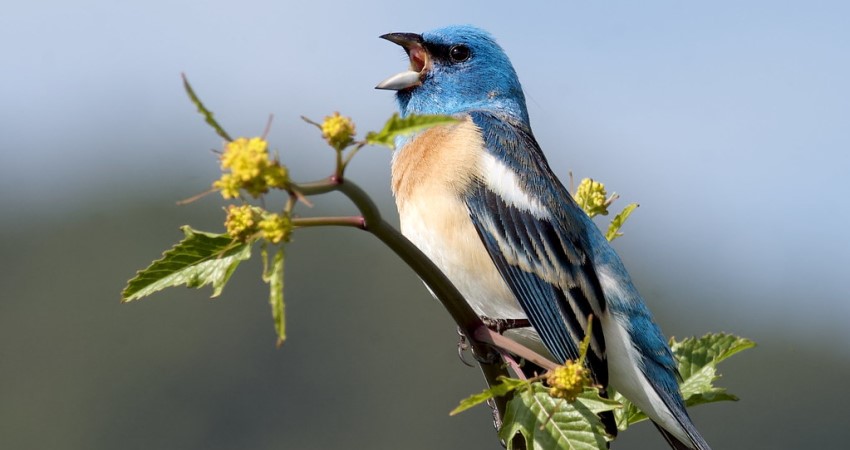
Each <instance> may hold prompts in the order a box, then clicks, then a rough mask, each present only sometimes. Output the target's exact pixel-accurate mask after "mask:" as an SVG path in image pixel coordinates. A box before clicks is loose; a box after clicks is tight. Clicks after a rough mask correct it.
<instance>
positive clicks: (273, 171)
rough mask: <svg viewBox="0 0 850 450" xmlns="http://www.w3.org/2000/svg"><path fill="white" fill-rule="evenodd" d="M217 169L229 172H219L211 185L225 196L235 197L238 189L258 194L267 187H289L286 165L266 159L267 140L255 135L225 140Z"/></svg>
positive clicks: (253, 194) (266, 189) (265, 190)
mask: <svg viewBox="0 0 850 450" xmlns="http://www.w3.org/2000/svg"><path fill="white" fill-rule="evenodd" d="M221 170H222V171H227V170H229V171H230V173H224V174H222V175H221V178H219V179H218V180H216V181H215V182H214V183H213V187H214V188H215V189H218V190H219V191H221V196H222V197H224V198H226V199H228V198H236V197H239V191H240V189H244V190H245V191H247V192H248V193H249V194H251V196H252V197H259V196H260V195H262V194H265V193H266V192H268V191H269V189H270V188H278V189H286V188H287V187H288V186H289V172H288V171H287V169H286V167H285V166H282V165H281V164H280V163H279V162H278V161H277V160H271V159H270V158H269V150H268V142H266V140H265V139H262V138H258V137H255V138H251V139H248V138H244V137H242V138H239V139H236V140H233V141H231V142H228V143H227V145H226V146H225V148H224V152H223V153H222V155H221Z"/></svg>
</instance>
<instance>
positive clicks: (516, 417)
mask: <svg viewBox="0 0 850 450" xmlns="http://www.w3.org/2000/svg"><path fill="white" fill-rule="evenodd" d="M617 407H619V404H618V403H617V402H615V401H613V400H608V399H604V398H601V397H600V396H599V392H598V391H597V390H596V389H592V388H589V389H587V390H585V391H584V393H582V394H581V395H580V396H579V397H578V399H577V400H576V401H575V402H573V403H569V402H567V401H566V400H563V399H557V398H553V397H551V396H549V393H548V390H547V389H546V388H545V387H544V386H543V385H541V384H540V383H535V384H533V385H532V388H531V389H526V390H522V391H517V394H516V395H515V396H514V398H513V400H511V401H510V402H508V408H507V411H506V412H505V418H504V420H505V422H504V425H503V426H502V429H501V430H500V431H499V437H500V438H502V439H503V440H504V441H505V442H507V443H508V449H509V450H510V449H511V448H513V442H512V441H513V438H514V436H515V435H516V434H517V433H520V434H521V435H522V436H523V439H524V440H525V444H526V447H527V448H528V449H530V450H532V449H533V450H538V449H539V450H542V449H555V448H567V449H577V450H596V449H607V448H608V447H607V443H608V442H609V441H610V440H611V439H612V438H611V437H610V436H608V435H607V434H606V433H605V427H604V426H603V425H602V421H601V420H600V419H599V416H597V414H599V413H600V412H602V411H611V410H613V409H615V408H617Z"/></svg>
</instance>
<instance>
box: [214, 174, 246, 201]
mask: <svg viewBox="0 0 850 450" xmlns="http://www.w3.org/2000/svg"><path fill="white" fill-rule="evenodd" d="M240 186H241V183H239V180H237V179H236V178H234V177H233V175H231V174H229V173H225V174H223V175H222V176H221V178H219V179H218V180H215V181H214V182H213V188H215V189H218V190H220V191H221V196H222V197H224V198H225V199H230V198H236V197H239V188H240Z"/></svg>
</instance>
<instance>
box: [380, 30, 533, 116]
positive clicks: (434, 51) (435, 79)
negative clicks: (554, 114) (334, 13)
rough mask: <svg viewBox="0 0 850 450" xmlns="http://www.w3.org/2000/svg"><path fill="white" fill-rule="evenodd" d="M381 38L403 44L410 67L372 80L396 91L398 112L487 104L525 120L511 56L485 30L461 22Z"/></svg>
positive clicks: (445, 110) (468, 108)
mask: <svg viewBox="0 0 850 450" xmlns="http://www.w3.org/2000/svg"><path fill="white" fill-rule="evenodd" d="M381 38H383V39H386V40H388V41H390V42H393V43H395V44H398V45H400V46H402V47H403V48H404V50H405V51H406V52H407V55H408V57H409V58H410V69H408V70H407V71H404V72H401V73H398V74H396V75H393V76H391V77H390V78H387V79H386V80H384V81H382V82H381V83H380V84H378V85H377V86H376V88H377V89H391V90H395V91H398V93H397V94H396V95H397V98H398V102H399V106H400V108H401V113H402V115H407V114H458V113H463V112H466V111H471V110H487V111H493V112H498V113H501V114H506V115H509V116H511V117H513V118H515V119H517V120H521V121H523V122H525V123H527V122H528V112H527V111H526V107H525V96H524V95H523V93H522V87H521V86H520V84H519V79H517V76H516V72H515V71H514V68H513V66H512V65H511V61H510V60H509V59H508V57H507V55H505V52H504V51H503V50H502V48H501V47H499V45H498V44H496V41H495V40H494V39H493V37H492V36H490V34H489V33H487V32H486V31H484V30H481V29H479V28H475V27H472V26H468V25H460V26H449V27H445V28H438V29H436V30H432V31H429V32H426V33H422V34H414V33H389V34H385V35H383V36H381Z"/></svg>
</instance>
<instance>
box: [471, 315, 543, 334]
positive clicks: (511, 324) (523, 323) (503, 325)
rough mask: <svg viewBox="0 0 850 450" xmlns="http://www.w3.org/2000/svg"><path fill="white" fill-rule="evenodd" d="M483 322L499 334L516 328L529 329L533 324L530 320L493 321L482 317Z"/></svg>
mask: <svg viewBox="0 0 850 450" xmlns="http://www.w3.org/2000/svg"><path fill="white" fill-rule="evenodd" d="M481 321H482V322H484V325H486V326H487V328H489V329H491V330H493V331H495V332H496V333H499V334H502V333H504V332H505V331H508V330H513V329H515V328H528V327H530V326H531V322H529V321H528V319H491V318H489V317H483V316H482V317H481Z"/></svg>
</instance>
